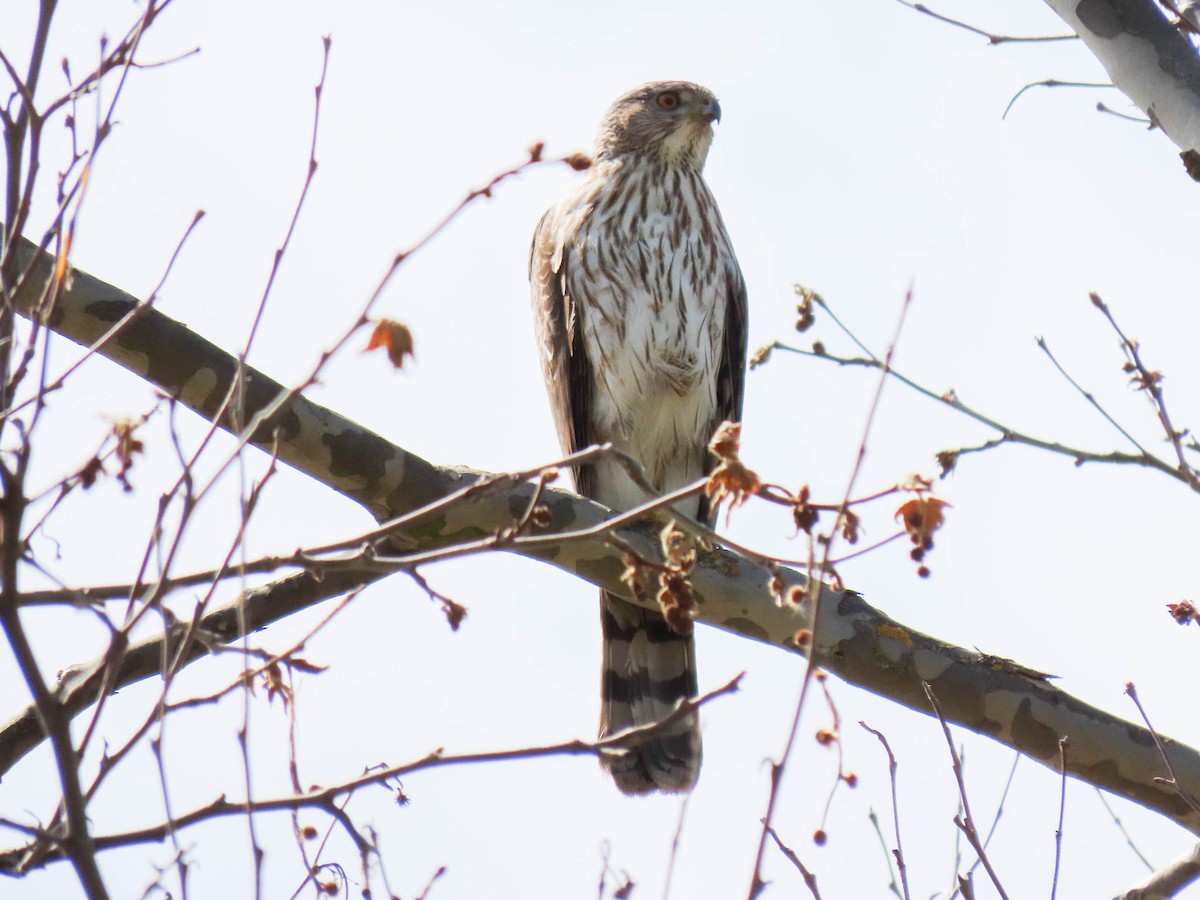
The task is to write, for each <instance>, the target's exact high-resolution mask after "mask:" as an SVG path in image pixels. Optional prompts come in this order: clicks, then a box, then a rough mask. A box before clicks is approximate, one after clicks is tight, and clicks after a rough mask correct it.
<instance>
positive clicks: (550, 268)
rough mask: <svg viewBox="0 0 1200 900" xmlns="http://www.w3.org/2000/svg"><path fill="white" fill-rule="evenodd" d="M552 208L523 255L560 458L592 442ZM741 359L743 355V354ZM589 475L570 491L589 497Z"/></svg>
mask: <svg viewBox="0 0 1200 900" xmlns="http://www.w3.org/2000/svg"><path fill="white" fill-rule="evenodd" d="M556 212H557V209H556V208H551V209H549V210H547V211H546V214H545V215H543V216H542V218H541V221H540V222H538V226H537V230H536V231H534V233H533V246H532V247H531V248H530V251H529V284H530V286H531V288H532V291H533V316H534V326H535V328H536V332H537V340H538V349H539V351H540V353H541V357H542V370H543V372H544V373H545V376H546V389H547V391H549V393H550V407H551V409H552V410H553V412H554V424H555V427H556V428H557V429H558V440H559V443H560V444H561V445H562V448H563V452H564V453H574V452H575V451H577V450H582V449H583V448H584V447H589V446H591V445H592V444H593V443H595V440H594V438H593V436H592V433H591V431H592V429H591V401H592V396H591V394H592V389H591V384H592V372H591V363H590V362H589V360H588V358H587V356H586V354H585V353H584V352H583V337H582V334H581V329H580V326H579V317H578V311H577V310H576V308H575V304H574V302H573V300H572V298H571V297H570V295H569V294H567V292H566V290H565V285H566V284H567V283H568V279H567V268H568V266H569V265H570V263H571V260H570V251H569V249H568V248H567V247H564V246H559V245H558V244H557V240H556V239H557V231H558V222H557V219H556V216H555V213H556ZM743 355H744V351H743ZM592 471H593V469H592V467H591V466H583V467H579V466H576V467H574V468H573V470H572V474H573V475H574V477H575V490H577V491H578V492H579V493H580V494H582V495H583V496H585V497H590V496H591V494H592V491H591V487H592V485H591V481H592V475H591V473H592Z"/></svg>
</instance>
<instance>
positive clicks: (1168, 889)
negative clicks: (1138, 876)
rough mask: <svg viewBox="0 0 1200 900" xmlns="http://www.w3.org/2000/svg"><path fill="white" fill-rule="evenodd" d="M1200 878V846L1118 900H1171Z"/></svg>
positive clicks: (1135, 886) (1132, 888)
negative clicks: (1170, 899)
mask: <svg viewBox="0 0 1200 900" xmlns="http://www.w3.org/2000/svg"><path fill="white" fill-rule="evenodd" d="M1198 878H1200V844H1197V845H1196V846H1195V847H1193V848H1192V849H1191V850H1189V851H1188V853H1187V855H1186V856H1184V857H1183V858H1181V859H1177V860H1175V862H1173V863H1171V864H1170V865H1169V866H1166V867H1165V868H1163V869H1162V870H1161V871H1158V872H1155V873H1154V874H1153V875H1151V876H1150V877H1149V878H1147V879H1146V880H1145V881H1143V882H1142V883H1141V884H1137V885H1134V886H1133V887H1131V888H1130V889H1129V890H1127V891H1126V892H1125V893H1123V894H1121V896H1120V897H1118V898H1117V900H1169V898H1171V897H1174V896H1176V895H1177V894H1178V893H1179V892H1180V891H1182V890H1183V889H1184V888H1185V887H1187V886H1188V885H1189V884H1191V883H1192V882H1194V881H1195V880H1196V879H1198Z"/></svg>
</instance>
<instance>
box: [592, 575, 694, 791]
mask: <svg viewBox="0 0 1200 900" xmlns="http://www.w3.org/2000/svg"><path fill="white" fill-rule="evenodd" d="M600 620H601V631H602V633H603V640H604V647H603V662H602V665H603V669H602V673H601V703H600V736H601V737H606V736H608V735H610V734H616V733H617V732H620V731H624V730H626V729H628V728H634V727H637V726H640V725H650V724H653V723H654V722H660V721H662V720H663V719H665V718H666V717H667V716H668V715H669V714H670V713H671V711H672V710H674V709H675V707H676V705H677V704H678V703H679V701H680V700H681V699H684V698H686V697H695V696H696V693H697V687H696V647H695V641H694V640H693V638H692V636H691V635H690V634H689V635H682V634H677V633H675V632H674V631H672V630H671V629H670V627H669V626H668V625H667V623H666V620H665V619H663V617H662V616H661V615H659V614H658V613H655V612H651V611H650V610H646V609H642V608H641V607H640V606H635V605H634V604H632V603H628V602H626V601H624V600H622V599H620V598H619V597H615V596H613V595H612V594H602V595H601V602H600ZM700 756H701V746H700V722H699V718H698V717H697V715H696V714H695V712H692V713H690V714H688V715H687V716H686V717H684V718H683V720H682V721H680V722H679V723H677V724H675V725H673V726H672V727H671V728H669V729H667V730H665V731H660V732H659V733H657V734H656V735H654V736H653V737H650V738H647V739H646V740H644V741H643V742H642V743H640V744H639V745H637V746H636V747H632V748H630V750H629V751H628V752H627V753H625V754H624V755H622V756H616V757H605V758H604V764H605V765H606V766H607V768H608V769H609V772H610V774H611V775H612V777H613V780H614V781H615V782H616V783H617V787H618V788H620V789H621V791H623V792H624V793H626V794H645V793H649V792H650V791H655V790H658V791H687V790H690V789H691V788H692V786H693V785H694V784H695V783H696V777H697V776H698V775H699V772H700Z"/></svg>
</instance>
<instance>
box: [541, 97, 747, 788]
mask: <svg viewBox="0 0 1200 900" xmlns="http://www.w3.org/2000/svg"><path fill="white" fill-rule="evenodd" d="M720 118H721V107H720V105H719V104H718V103H717V100H716V98H715V97H714V96H713V94H712V92H711V91H709V90H707V89H705V88H703V87H700V86H699V85H697V84H691V83H689V82H684V81H660V82H653V83H651V84H646V85H643V86H642V87H639V88H636V89H634V90H632V91H630V92H629V93H628V94H626V95H625V96H623V97H621V98H620V99H619V100H617V102H616V103H614V104H613V105H612V107H611V108H610V109H609V111H608V113H607V115H605V117H604V120H603V122H601V124H600V134H599V137H598V138H597V141H596V151H595V158H594V161H593V163H592V166H591V168H590V170H589V172H588V175H587V177H586V179H585V180H584V181H583V182H582V183H581V184H580V185H579V187H578V188H576V190H575V191H573V192H572V193H571V194H570V195H569V196H568V197H566V199H564V200H563V201H562V202H561V203H559V204H558V205H557V206H554V207H552V208H551V209H550V210H548V211H547V212H546V214H545V215H544V216H542V220H541V221H540V222H539V223H538V227H537V231H536V232H535V234H534V237H533V248H532V251H531V254H530V263H529V278H530V283H531V285H532V287H533V307H534V316H535V320H536V327H537V335H538V341H539V345H540V349H541V355H542V364H543V367H544V369H545V375H546V385H547V388H548V390H549V392H550V401H551V404H552V405H553V408H554V418H555V422H556V424H557V426H558V433H559V438H560V440H561V442H562V445H563V448H564V450H565V451H566V452H568V453H570V452H573V451H575V450H579V449H582V448H584V447H587V446H588V445H590V444H595V443H600V442H604V441H611V442H612V443H613V444H615V445H616V446H617V447H619V448H620V449H622V450H624V451H626V452H627V453H629V454H630V455H632V456H633V457H635V458H636V459H638V460H640V461H641V463H642V465H643V466H644V467H645V470H646V472H647V473H648V474H649V477H650V480H651V481H652V482H653V484H654V486H655V487H656V488H657V489H658V490H659V491H660V492H664V493H665V492H667V491H670V490H673V489H675V488H678V487H681V486H683V485H685V484H688V483H689V482H692V481H695V480H696V479H697V478H700V477H701V476H702V475H703V474H704V473H705V472H706V471H707V470H708V469H709V468H710V467H711V463H712V460H711V459H710V458H709V456H708V454H707V453H706V445H707V443H708V440H709V438H710V437H711V436H712V434H713V431H714V430H715V429H716V427H717V426H718V425H719V424H720V423H721V422H722V421H723V420H725V419H730V420H733V421H737V420H740V418H741V406H742V389H743V384H744V378H745V361H746V286H745V283H744V282H743V280H742V273H741V270H740V269H739V268H738V264H737V259H736V258H735V257H734V255H733V247H732V246H731V245H730V242H729V236H728V235H727V234H726V233H725V225H724V224H723V223H722V221H721V215H720V213H719V212H718V211H717V204H716V201H715V200H714V199H713V196H712V194H711V193H710V192H709V190H708V185H706V184H705V183H704V179H703V178H702V177H701V171H702V169H703V168H704V161H705V158H706V157H707V155H708V148H709V145H710V144H711V143H712V138H713V130H712V124H713V122H715V121H718V120H719V119H720ZM574 474H575V483H576V488H577V489H578V491H579V492H580V493H581V494H583V495H584V496H587V497H592V498H594V499H595V500H597V501H599V502H601V503H603V504H605V505H607V506H610V507H612V508H613V509H618V510H620V509H629V508H631V507H633V506H636V505H638V504H640V503H643V502H645V501H646V500H647V499H648V497H647V495H646V493H645V492H644V491H643V490H642V489H641V488H639V487H638V486H637V485H636V483H635V482H634V481H633V480H632V479H631V478H630V477H629V476H628V474H627V473H626V471H625V470H624V469H623V468H622V467H621V466H620V465H619V464H618V463H616V462H609V461H604V462H600V463H597V464H595V465H592V466H587V467H584V468H583V469H582V470H578V471H576V472H575V473H574ZM678 508H679V509H680V510H681V511H683V512H685V513H689V514H693V515H695V516H697V517H698V518H700V519H709V518H710V511H709V508H708V503H707V502H706V501H705V499H704V498H692V499H689V500H687V501H684V502H683V503H681V504H678ZM600 621H601V626H602V629H603V639H604V646H603V668H602V677H601V712H600V735H601V737H603V736H605V735H608V734H612V733H615V732H618V731H623V730H624V729H627V728H630V727H633V726H637V725H645V724H648V723H652V722H657V721H660V720H661V719H663V718H664V717H666V715H667V714H668V713H670V712H671V710H672V709H673V708H674V707H675V705H676V703H677V702H678V701H679V700H680V699H681V698H683V697H694V696H695V695H696V654H695V644H694V642H693V638H692V635H691V634H690V633H689V634H679V633H676V632H675V631H673V630H672V629H671V628H670V627H668V625H667V623H666V621H665V620H664V619H663V617H662V616H661V615H659V614H658V613H655V612H650V611H647V610H644V609H642V608H640V607H638V606H635V605H633V604H631V603H628V602H626V601H624V600H622V599H621V598H619V597H617V596H615V595H613V594H609V593H602V594H601V604H600ZM606 765H607V766H608V767H609V769H610V771H611V773H612V776H613V778H614V780H615V781H616V783H617V786H618V787H619V788H620V789H621V790H622V791H624V792H625V793H627V794H642V793H647V792H649V791H654V790H662V791H686V790H689V789H690V788H691V787H692V785H693V784H695V782H696V776H697V774H698V773H699V770H700V731H699V722H698V720H697V719H696V717H695V716H694V715H693V716H691V717H690V720H688V721H684V722H683V723H682V724H680V725H678V726H677V727H675V728H674V730H672V731H669V732H665V733H659V734H658V735H657V736H655V737H653V738H651V739H649V740H647V741H645V742H644V743H642V744H641V745H640V746H638V747H637V748H636V749H634V750H631V751H630V752H629V753H627V754H625V755H623V756H621V757H619V758H615V759H608V760H607V761H606Z"/></svg>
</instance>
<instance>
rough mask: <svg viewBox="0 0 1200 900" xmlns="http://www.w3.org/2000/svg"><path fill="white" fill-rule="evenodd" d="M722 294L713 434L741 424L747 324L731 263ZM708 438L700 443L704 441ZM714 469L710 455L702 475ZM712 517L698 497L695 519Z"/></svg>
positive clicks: (742, 289)
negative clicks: (729, 424)
mask: <svg viewBox="0 0 1200 900" xmlns="http://www.w3.org/2000/svg"><path fill="white" fill-rule="evenodd" d="M726 272H727V274H726V276H725V290H726V300H725V302H726V307H725V343H724V344H723V345H722V347H721V363H720V365H719V367H718V368H717V409H716V417H715V418H714V420H713V430H714V431H715V430H716V428H717V426H718V425H720V424H721V422H723V421H729V422H740V421H742V400H743V399H744V397H745V393H746V327H747V323H748V318H749V314H748V307H747V303H746V281H745V279H744V278H742V271H741V269H739V268H738V265H737V262H736V261H735V260H731V265H730V266H729V267H728V268H727V269H726ZM708 437H711V435H708V436H707V437H705V438H704V439H705V440H707V439H708ZM716 465H717V458H716V457H715V456H713V455H712V454H711V453H710V454H708V456H707V457H706V460H705V466H704V471H705V473H706V474H707V473H709V472H711V471H712V470H713V469H714V468H715V467H716ZM712 518H713V517H712V513H711V511H710V510H709V506H708V497H706V496H703V495H702V496H701V497H700V513H699V519H700V521H702V522H708V524H710V525H711V524H712Z"/></svg>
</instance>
